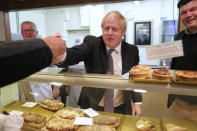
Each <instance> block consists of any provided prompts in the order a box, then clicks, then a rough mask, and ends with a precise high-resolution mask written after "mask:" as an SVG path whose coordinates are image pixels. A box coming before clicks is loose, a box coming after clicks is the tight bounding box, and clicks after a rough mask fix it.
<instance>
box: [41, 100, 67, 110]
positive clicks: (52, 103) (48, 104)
mask: <svg viewBox="0 0 197 131" xmlns="http://www.w3.org/2000/svg"><path fill="white" fill-rule="evenodd" d="M38 104H39V105H40V106H41V107H43V108H45V109H48V110H52V111H56V110H59V109H60V108H62V107H64V103H62V102H61V101H58V100H55V99H43V100H41V101H39V102H38Z"/></svg>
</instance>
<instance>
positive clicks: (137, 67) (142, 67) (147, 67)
mask: <svg viewBox="0 0 197 131" xmlns="http://www.w3.org/2000/svg"><path fill="white" fill-rule="evenodd" d="M133 69H134V70H141V71H143V70H144V71H150V70H151V69H152V68H151V67H150V66H147V65H135V66H133Z"/></svg>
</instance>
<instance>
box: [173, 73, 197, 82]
mask: <svg viewBox="0 0 197 131" xmlns="http://www.w3.org/2000/svg"><path fill="white" fill-rule="evenodd" d="M176 80H177V81H196V82H197V72H195V71H186V70H180V71H176Z"/></svg>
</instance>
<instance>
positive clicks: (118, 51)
mask: <svg viewBox="0 0 197 131" xmlns="http://www.w3.org/2000/svg"><path fill="white" fill-rule="evenodd" d="M121 45H122V44H121V43H120V44H119V45H118V46H117V47H116V48H115V52H116V53H118V54H119V53H120V52H121ZM106 47H107V48H106V50H107V52H108V51H109V49H111V48H109V47H108V46H106Z"/></svg>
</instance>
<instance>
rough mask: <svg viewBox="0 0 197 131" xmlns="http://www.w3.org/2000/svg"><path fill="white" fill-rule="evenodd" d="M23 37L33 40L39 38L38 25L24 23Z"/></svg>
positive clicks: (22, 28)
mask: <svg viewBox="0 0 197 131" xmlns="http://www.w3.org/2000/svg"><path fill="white" fill-rule="evenodd" d="M21 35H22V37H23V39H24V40H25V39H33V38H36V37H37V36H38V31H37V28H36V25H35V24H34V23H33V22H31V21H24V22H23V23H22V24H21Z"/></svg>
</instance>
